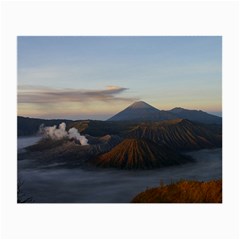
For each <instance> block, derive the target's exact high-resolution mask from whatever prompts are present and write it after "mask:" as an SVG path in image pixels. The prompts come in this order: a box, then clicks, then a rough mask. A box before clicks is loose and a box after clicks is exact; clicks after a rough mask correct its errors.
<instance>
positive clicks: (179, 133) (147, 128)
mask: <svg viewBox="0 0 240 240" xmlns="http://www.w3.org/2000/svg"><path fill="white" fill-rule="evenodd" d="M126 137H130V138H131V137H132V138H144V139H150V140H152V141H153V142H155V143H159V144H164V145H167V146H168V147H170V148H172V149H174V150H197V149H202V148H217V147H221V146H222V136H221V135H220V134H217V133H216V132H215V131H213V130H212V129H211V128H210V127H209V128H208V127H207V126H203V125H200V124H197V123H193V122H191V121H189V120H186V119H174V120H167V121H159V122H154V123H141V124H139V125H138V126H136V127H135V128H133V129H132V130H130V131H129V132H128V134H127V135H126Z"/></svg>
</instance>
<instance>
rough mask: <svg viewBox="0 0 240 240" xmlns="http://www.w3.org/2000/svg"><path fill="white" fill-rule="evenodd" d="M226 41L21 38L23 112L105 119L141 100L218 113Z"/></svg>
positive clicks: (20, 102)
mask: <svg viewBox="0 0 240 240" xmlns="http://www.w3.org/2000/svg"><path fill="white" fill-rule="evenodd" d="M221 81H222V39H221V37H18V115H20V116H29V117H42V118H68V119H88V118H90V119H102V120H105V119H107V118H109V117H110V116H112V115H114V114H116V113H117V112H119V111H121V110H123V109H124V108H126V107H127V106H128V105H130V104H131V103H133V102H134V101H136V100H143V101H145V102H147V103H149V104H151V105H153V106H154V107H156V108H159V109H161V110H162V109H164V110H168V109H171V108H174V107H183V108H188V109H201V110H203V111H207V112H211V113H213V112H215V113H218V114H221V111H222V106H221V105H222V99H221V95H222V94H221V85H222V82H221Z"/></svg>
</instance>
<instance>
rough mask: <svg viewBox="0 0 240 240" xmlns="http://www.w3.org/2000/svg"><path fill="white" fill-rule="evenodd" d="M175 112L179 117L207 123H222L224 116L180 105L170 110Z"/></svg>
mask: <svg viewBox="0 0 240 240" xmlns="http://www.w3.org/2000/svg"><path fill="white" fill-rule="evenodd" d="M168 112H170V113H173V114H175V115H176V116H177V117H178V118H185V119H188V120H190V121H195V122H201V123H206V124H222V118H221V117H218V116H215V115H212V114H209V113H206V112H203V111H201V110H189V109H184V108H180V107H176V108H173V109H172V110H170V111H168Z"/></svg>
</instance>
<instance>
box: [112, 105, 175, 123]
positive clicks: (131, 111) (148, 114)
mask: <svg viewBox="0 0 240 240" xmlns="http://www.w3.org/2000/svg"><path fill="white" fill-rule="evenodd" d="M174 118H176V116H175V115H174V114H172V113H169V112H167V111H163V110H161V111H160V110H158V109H157V108H154V107H153V106H151V105H149V104H147V103H145V102H143V101H139V102H135V103H133V104H132V105H130V106H129V107H127V108H125V109H124V110H123V111H121V112H119V113H117V114H116V115H114V116H113V117H111V118H110V119H108V121H138V122H140V121H158V120H165V119H174Z"/></svg>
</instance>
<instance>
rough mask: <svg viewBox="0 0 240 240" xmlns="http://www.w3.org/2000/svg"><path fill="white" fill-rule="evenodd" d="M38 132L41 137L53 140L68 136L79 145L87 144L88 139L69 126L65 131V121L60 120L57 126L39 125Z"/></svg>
mask: <svg viewBox="0 0 240 240" xmlns="http://www.w3.org/2000/svg"><path fill="white" fill-rule="evenodd" d="M39 132H40V133H41V134H42V135H43V137H46V138H51V139H53V140H60V139H62V138H69V139H75V140H78V141H79V142H80V143H81V145H88V139H87V138H86V137H85V136H82V135H81V134H80V133H79V132H78V130H77V129H76V128H74V127H73V128H70V129H69V131H68V132H67V131H66V123H64V122H62V123H61V124H59V126H58V128H57V126H56V125H54V126H52V127H44V125H41V126H40V127H39Z"/></svg>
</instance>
